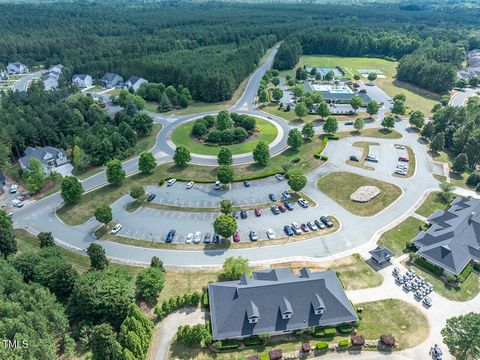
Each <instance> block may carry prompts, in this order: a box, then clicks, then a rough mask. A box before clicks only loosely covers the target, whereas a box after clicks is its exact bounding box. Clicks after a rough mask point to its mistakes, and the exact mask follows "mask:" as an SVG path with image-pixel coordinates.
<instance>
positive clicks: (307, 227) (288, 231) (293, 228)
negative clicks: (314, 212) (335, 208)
mask: <svg viewBox="0 0 480 360" xmlns="http://www.w3.org/2000/svg"><path fill="white" fill-rule="evenodd" d="M326 227H327V228H331V227H333V222H332V221H331V220H330V219H329V218H328V217H326V216H321V217H320V218H319V219H315V220H310V221H307V222H306V223H302V224H300V225H299V224H298V223H296V222H292V223H291V224H287V225H285V226H284V227H283V232H284V233H285V235H287V236H294V235H301V234H302V233H308V232H310V231H318V230H323V229H325V228H326Z"/></svg>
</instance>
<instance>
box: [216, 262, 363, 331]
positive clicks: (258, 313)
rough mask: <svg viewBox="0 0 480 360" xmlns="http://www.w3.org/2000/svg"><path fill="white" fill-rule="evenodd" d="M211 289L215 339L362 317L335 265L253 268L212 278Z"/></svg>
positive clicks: (342, 321)
mask: <svg viewBox="0 0 480 360" xmlns="http://www.w3.org/2000/svg"><path fill="white" fill-rule="evenodd" d="M208 294H209V302H210V314H211V319H212V331H213V338H214V339H215V340H218V339H227V338H240V337H247V336H251V335H258V334H263V333H270V334H272V333H277V332H284V331H292V330H295V329H303V328H307V327H310V326H328V325H338V324H343V323H350V322H353V321H356V320H358V318H357V316H356V314H355V310H354V309H353V307H352V304H351V303H350V301H349V300H348V298H347V296H346V294H345V291H344V290H343V288H342V285H341V284H340V282H339V280H338V278H337V276H336V274H335V272H334V271H323V272H310V271H309V270H308V269H306V268H303V269H302V270H301V271H300V274H299V275H292V273H291V272H290V270H289V269H288V268H282V269H274V270H263V271H255V272H253V277H252V278H249V277H247V276H242V277H241V279H240V280H236V281H226V282H218V283H212V284H209V286H208ZM315 309H319V310H322V309H323V314H318V315H317V314H315ZM282 314H285V315H289V316H290V318H285V319H284V317H283V316H282ZM249 318H253V319H256V320H257V322H256V323H250V321H249Z"/></svg>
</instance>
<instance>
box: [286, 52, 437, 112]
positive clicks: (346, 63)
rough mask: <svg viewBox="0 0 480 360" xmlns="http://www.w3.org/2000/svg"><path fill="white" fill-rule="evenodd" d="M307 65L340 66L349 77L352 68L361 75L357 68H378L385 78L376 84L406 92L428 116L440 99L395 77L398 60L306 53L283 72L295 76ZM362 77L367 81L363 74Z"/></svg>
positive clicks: (411, 103)
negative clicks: (297, 69)
mask: <svg viewBox="0 0 480 360" xmlns="http://www.w3.org/2000/svg"><path fill="white" fill-rule="evenodd" d="M303 65H307V67H312V66H315V67H335V66H339V67H340V68H342V70H343V71H345V72H346V74H345V75H346V76H347V77H350V78H351V77H352V75H351V74H350V73H349V72H348V71H347V69H348V70H350V72H351V73H352V74H354V75H355V74H358V75H360V74H359V73H358V72H357V71H356V69H378V70H381V71H382V72H383V75H385V77H386V78H385V79H377V80H375V84H376V85H378V86H379V87H380V88H382V89H383V90H384V91H385V92H386V93H387V94H388V95H390V96H392V97H393V96H394V95H396V94H398V93H404V94H405V95H406V96H407V101H406V105H407V106H408V107H410V108H412V109H414V110H421V111H422V112H424V113H425V114H426V115H427V116H429V115H430V114H431V109H432V107H433V106H434V105H435V104H436V103H437V101H438V100H439V98H440V97H439V95H438V94H434V93H431V92H428V91H426V90H423V89H420V88H418V87H415V86H413V85H410V84H407V83H403V82H400V81H398V80H396V79H395V75H396V72H397V70H396V67H397V62H394V61H388V60H383V59H377V58H358V57H340V56H331V55H321V56H315V55H305V56H301V57H300V61H299V63H298V64H297V65H296V66H295V67H294V69H293V70H288V71H283V72H282V74H283V75H286V74H287V73H288V74H290V75H292V76H293V77H295V69H296V68H297V67H299V66H303ZM360 77H361V79H362V80H363V81H364V82H367V81H368V80H366V79H365V78H364V77H363V76H361V75H360Z"/></svg>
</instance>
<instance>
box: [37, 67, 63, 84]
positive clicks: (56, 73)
mask: <svg viewBox="0 0 480 360" xmlns="http://www.w3.org/2000/svg"><path fill="white" fill-rule="evenodd" d="M62 70H63V65H60V64H58V65H53V66H51V67H50V69H48V70H47V71H45V72H44V73H43V74H42V81H43V87H44V88H45V90H53V89H56V88H58V81H59V79H60V75H61V74H62Z"/></svg>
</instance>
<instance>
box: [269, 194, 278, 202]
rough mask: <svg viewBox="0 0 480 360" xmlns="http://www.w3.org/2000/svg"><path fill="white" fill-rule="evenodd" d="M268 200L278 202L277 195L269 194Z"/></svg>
mask: <svg viewBox="0 0 480 360" xmlns="http://www.w3.org/2000/svg"><path fill="white" fill-rule="evenodd" d="M268 198H269V199H270V200H271V201H277V197H276V196H275V194H268Z"/></svg>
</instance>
